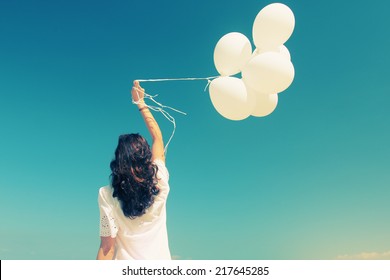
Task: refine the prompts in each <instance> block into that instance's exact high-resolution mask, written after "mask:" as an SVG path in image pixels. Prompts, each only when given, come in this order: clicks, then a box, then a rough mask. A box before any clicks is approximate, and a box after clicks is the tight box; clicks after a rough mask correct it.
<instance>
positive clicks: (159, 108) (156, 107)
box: [132, 76, 219, 154]
mask: <svg viewBox="0 0 390 280" xmlns="http://www.w3.org/2000/svg"><path fill="white" fill-rule="evenodd" d="M217 77H219V76H214V77H207V78H174V79H139V80H137V81H138V82H166V81H196V80H207V85H206V87H205V88H204V91H206V89H207V87H208V86H209V85H210V83H211V80H212V79H215V78H217ZM136 91H137V95H138V89H137V88H136ZM157 96H158V94H156V95H150V94H148V93H146V92H144V99H145V98H146V99H149V100H151V101H152V102H153V103H154V104H156V105H148V104H146V103H145V106H146V107H148V108H149V109H150V110H153V111H155V112H160V113H161V114H162V115H163V116H164V117H165V118H166V119H167V120H168V121H170V122H171V123H172V124H173V131H172V134H171V136H170V137H169V140H168V142H167V144H166V145H165V147H164V153H165V154H167V152H168V145H169V143H170V142H171V140H172V138H173V135H175V131H176V120H175V118H174V117H173V116H172V115H171V114H169V113H168V112H167V111H166V110H165V109H170V110H172V111H175V112H177V113H180V114H183V115H187V113H185V112H182V111H180V110H177V109H175V108H173V107H170V106H166V105H163V104H162V103H160V102H158V101H157V100H155V99H154V98H155V97H157ZM138 97H139V95H138ZM138 100H139V98H138ZM139 102H140V101H134V100H132V103H133V104H139ZM164 108H165V109H164Z"/></svg>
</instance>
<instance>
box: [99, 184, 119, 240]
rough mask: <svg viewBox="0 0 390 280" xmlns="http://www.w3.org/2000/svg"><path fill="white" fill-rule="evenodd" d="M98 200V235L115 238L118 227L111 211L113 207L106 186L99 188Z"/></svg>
mask: <svg viewBox="0 0 390 280" xmlns="http://www.w3.org/2000/svg"><path fill="white" fill-rule="evenodd" d="M98 202H99V210H100V236H102V237H107V236H110V237H112V238H115V237H116V234H117V232H118V227H117V225H116V222H115V216H114V213H113V211H112V209H113V207H114V205H113V202H112V197H110V193H109V192H107V190H106V187H104V188H101V189H100V190H99V198H98Z"/></svg>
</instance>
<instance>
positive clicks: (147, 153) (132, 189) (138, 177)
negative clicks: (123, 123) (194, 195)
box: [110, 134, 159, 219]
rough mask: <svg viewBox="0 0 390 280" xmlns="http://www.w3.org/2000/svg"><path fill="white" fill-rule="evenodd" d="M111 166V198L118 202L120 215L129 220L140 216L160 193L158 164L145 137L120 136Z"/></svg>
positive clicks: (134, 135) (135, 135)
mask: <svg viewBox="0 0 390 280" xmlns="http://www.w3.org/2000/svg"><path fill="white" fill-rule="evenodd" d="M110 168H111V175H110V180H111V186H112V187H113V188H114V192H113V197H117V198H118V200H119V201H120V203H121V207H122V210H123V214H124V215H125V216H126V217H129V218H130V219H134V218H136V217H139V216H142V215H143V214H144V213H145V211H146V209H147V208H149V207H150V206H151V205H152V204H153V201H154V196H155V195H157V194H158V192H159V189H158V187H157V166H156V165H155V164H154V163H152V152H151V150H150V147H149V144H148V142H147V141H146V140H145V138H143V137H142V136H141V135H139V134H124V135H121V136H119V140H118V146H117V148H116V150H115V158H114V159H113V160H112V161H111V164H110Z"/></svg>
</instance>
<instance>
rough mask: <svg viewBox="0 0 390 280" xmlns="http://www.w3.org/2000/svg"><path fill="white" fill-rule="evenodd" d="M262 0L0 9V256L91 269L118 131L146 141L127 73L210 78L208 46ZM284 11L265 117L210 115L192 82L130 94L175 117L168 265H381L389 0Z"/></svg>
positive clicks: (121, 0)
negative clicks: (283, 68)
mask: <svg viewBox="0 0 390 280" xmlns="http://www.w3.org/2000/svg"><path fill="white" fill-rule="evenodd" d="M270 3H272V2H270V1H260V0H256V1H254V0H253V1H252V0H246V1H225V0H215V1H203V0H197V1H195V0H194V1H178V0H166V1H129V0H127V1H125V0H117V1H111V2H109V1H100V0H94V1H92V0H81V1H74V0H67V1H48V0H47V1H43V0H36V1H27V0H15V1H5V0H0V127H1V137H0V143H1V145H0V189H1V195H0V212H1V226H0V258H1V259H94V258H95V257H96V252H97V249H98V245H99V242H100V239H99V216H98V206H97V191H98V188H99V187H101V186H103V185H106V184H108V178H109V174H110V170H109V163H110V160H111V159H112V156H113V152H114V149H115V146H116V143H117V138H118V135H120V134H122V133H131V132H139V133H141V134H143V135H145V136H147V139H150V138H149V135H148V134H147V130H146V128H145V127H144V124H143V122H142V119H141V117H140V116H139V113H138V111H137V109H136V108H135V106H134V105H132V104H131V99H130V95H129V90H130V88H131V83H132V80H134V79H137V78H138V79H146V78H178V77H207V76H214V75H217V74H218V73H217V71H216V70H215V68H214V64H213V51H214V47H215V44H216V42H217V41H218V40H219V38H220V37H222V36H223V35H224V34H226V33H229V32H232V31H237V32H241V33H243V34H245V35H246V36H248V37H249V38H250V39H251V37H252V34H251V30H252V24H253V21H254V19H255V17H256V15H257V13H258V12H259V11H260V10H261V9H262V8H263V7H264V6H266V5H267V4H270ZM283 3H285V4H287V5H288V6H289V7H290V8H291V9H292V10H293V12H294V14H295V18H296V26H295V30H294V33H293V35H292V37H291V38H290V40H289V41H288V42H287V43H286V46H287V47H288V48H289V50H290V52H291V56H292V62H293V64H294V66H295V71H296V76H295V80H294V82H293V84H292V85H291V86H290V87H289V88H288V89H287V90H286V91H285V92H283V93H281V94H280V95H279V105H278V107H277V109H276V110H275V112H274V113H273V114H271V115H270V116H268V117H265V118H253V117H251V118H248V119H246V120H244V121H239V122H234V121H229V120H227V119H224V118H223V117H222V116H220V115H219V114H218V113H217V112H216V111H215V109H214V108H213V106H212V104H211V101H210V98H209V96H208V92H203V89H204V86H205V85H206V83H205V82H204V81H187V82H167V83H145V84H142V85H143V86H144V87H145V88H146V91H147V92H149V93H150V94H159V96H158V98H157V99H158V100H159V101H160V102H162V103H164V104H165V105H170V106H173V107H175V108H178V109H180V110H183V111H185V112H187V113H188V115H187V116H182V115H180V114H174V116H175V118H176V122H177V130H176V134H175V136H174V138H173V140H172V142H171V144H170V146H169V152H168V155H167V166H168V168H169V171H170V175H171V177H170V186H171V193H170V197H169V200H168V210H167V211H168V231H169V238H170V247H171V252H172V254H173V255H174V256H175V258H181V259H337V258H354V257H356V258H359V256H362V254H363V253H365V252H366V253H367V252H370V253H372V255H370V256H375V257H374V258H390V253H387V252H390V238H389V236H390V223H389V213H390V203H389V201H390V199H389V198H390V172H389V170H390V145H389V143H390V129H389V123H390V111H389V105H390V82H389V74H390V72H389V70H388V69H389V64H390V55H389V50H390V37H389V30H388V28H389V26H390V19H389V16H388V10H389V8H390V4H389V2H388V1H385V0H372V1H336V0H327V1H323V0H319V1H284V2H283ZM155 116H156V118H157V120H158V121H159V123H160V126H161V128H162V130H163V133H164V138H165V140H168V138H169V136H170V134H171V132H172V129H173V127H172V124H171V123H169V122H168V121H167V120H166V119H164V118H163V117H162V116H161V115H157V114H155Z"/></svg>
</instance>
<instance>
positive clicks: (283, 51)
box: [279, 45, 291, 60]
mask: <svg viewBox="0 0 390 280" xmlns="http://www.w3.org/2000/svg"><path fill="white" fill-rule="evenodd" d="M279 53H280V54H282V55H283V56H284V57H285V58H287V59H288V60H291V54H290V51H289V50H288V48H287V47H286V46H285V45H281V46H279Z"/></svg>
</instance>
